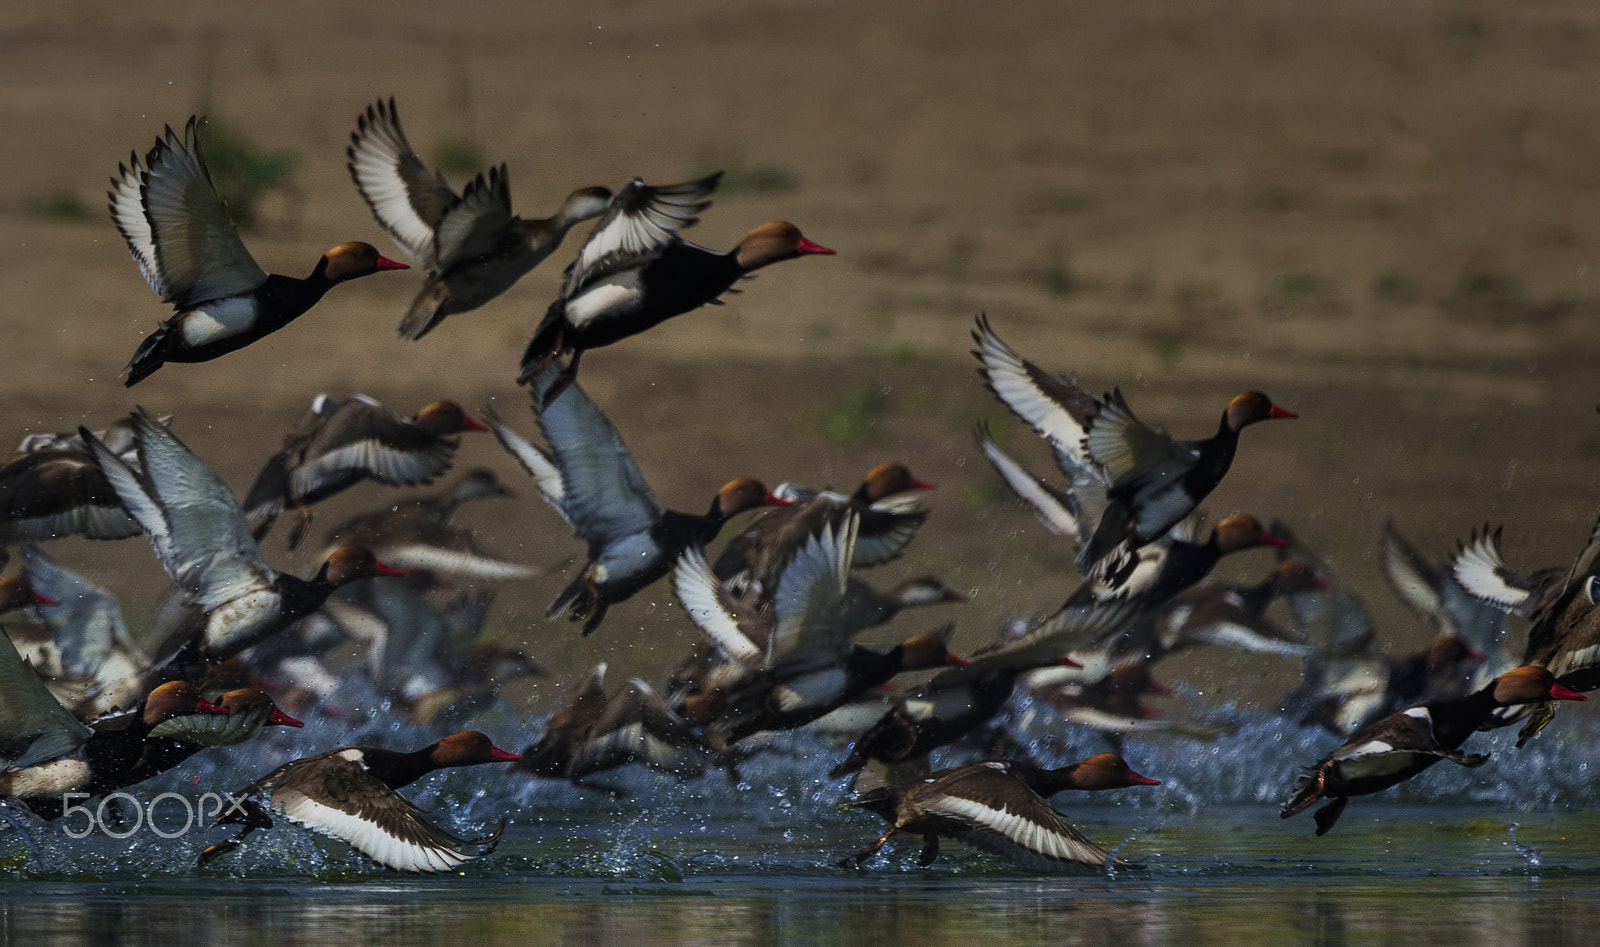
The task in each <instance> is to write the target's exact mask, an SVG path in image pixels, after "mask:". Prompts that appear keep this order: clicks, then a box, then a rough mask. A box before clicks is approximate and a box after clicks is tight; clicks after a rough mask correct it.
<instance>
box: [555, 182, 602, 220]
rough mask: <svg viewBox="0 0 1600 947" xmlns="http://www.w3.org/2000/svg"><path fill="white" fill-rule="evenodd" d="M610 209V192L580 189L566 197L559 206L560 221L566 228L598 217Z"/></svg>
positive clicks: (592, 188) (600, 189) (588, 188)
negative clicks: (564, 223) (563, 222)
mask: <svg viewBox="0 0 1600 947" xmlns="http://www.w3.org/2000/svg"><path fill="white" fill-rule="evenodd" d="M610 207H611V192H610V191H609V190H607V189H606V188H603V187H580V188H578V189H577V190H576V191H573V192H572V193H571V194H568V195H567V200H566V202H565V203H563V204H562V205H561V219H562V220H563V221H565V222H566V224H567V226H569V227H570V226H572V225H573V224H575V223H578V222H579V221H583V220H589V219H590V218H592V217H599V216H600V215H601V214H603V213H605V212H606V211H607V210H608V209H609V208H610Z"/></svg>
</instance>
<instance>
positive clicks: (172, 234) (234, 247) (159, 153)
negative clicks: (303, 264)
mask: <svg viewBox="0 0 1600 947" xmlns="http://www.w3.org/2000/svg"><path fill="white" fill-rule="evenodd" d="M199 129H200V119H199V118H198V117H196V118H191V119H189V123H188V125H186V126H185V127H184V130H183V139H182V140H181V141H180V140H179V139H178V135H177V133H176V132H174V131H173V130H172V129H171V128H170V127H169V128H168V129H167V130H166V134H165V136H164V137H162V138H160V139H157V141H156V145H155V147H154V148H152V149H151V150H150V153H149V154H148V155H147V156H146V157H145V168H144V170H143V171H142V172H124V173H123V175H122V177H121V178H120V179H118V180H115V181H113V184H114V185H115V188H116V189H115V190H114V191H113V192H112V200H111V211H112V218H113V219H114V220H116V222H117V227H118V229H119V230H120V231H121V232H122V236H123V239H125V240H127V241H128V249H129V250H130V251H132V253H133V256H134V259H135V260H138V261H139V268H140V270H141V271H143V272H144V275H145V279H146V280H147V281H149V283H150V286H151V287H152V288H153V289H155V291H156V292H157V293H159V294H160V296H161V298H162V299H165V300H166V301H167V302H170V303H172V304H173V305H175V306H177V307H179V308H186V307H189V306H194V305H198V304H200V303H203V302H208V301H210V300H213V299H226V298H227V297H229V296H238V295H241V294H243V293H248V292H250V291H252V290H254V289H255V288H256V287H258V286H260V285H261V284H262V283H264V282H266V279H267V274H266V273H265V272H263V271H262V269H261V267H260V266H258V265H257V264H256V261H255V258H254V257H252V256H251V255H250V251H248V250H246V249H245V246H244V242H243V241H241V240H240V239H239V231H238V230H237V229H236V228H235V227H234V225H233V221H232V220H231V219H230V218H229V217H228V211H227V208H225V207H224V206H223V204H222V198H221V197H219V196H218V195H217V191H216V188H214V187H213V186H212V184H211V175H210V173H209V172H208V171H207V170H206V165H205V159H204V158H203V157H202V156H201V154H200V137H199ZM134 178H137V182H138V188H139V194H138V204H139V206H140V207H141V209H142V211H143V217H144V220H145V224H144V226H143V227H141V226H139V225H138V224H137V223H136V222H135V220H134V218H133V213H132V211H133V205H134V198H133V196H132V194H131V193H130V188H131V186H132V182H133V180H134Z"/></svg>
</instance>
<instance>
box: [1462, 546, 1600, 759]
mask: <svg viewBox="0 0 1600 947" xmlns="http://www.w3.org/2000/svg"><path fill="white" fill-rule="evenodd" d="M1451 571H1452V572H1453V573H1454V575H1455V578H1456V581H1457V582H1460V583H1461V586H1462V588H1464V589H1466V590H1467V592H1468V593H1470V594H1471V595H1473V596H1476V597H1477V598H1478V599H1480V600H1482V601H1484V602H1486V603H1488V604H1490V605H1492V606H1494V607H1496V608H1499V609H1501V610H1502V611H1505V612H1507V613H1509V614H1512V615H1517V616H1520V617H1522V618H1527V619H1529V620H1530V621H1532V622H1533V626H1532V627H1531V628H1529V629H1528V644H1527V648H1526V649H1525V650H1524V651H1523V654H1522V663H1523V664H1524V665H1534V666H1536V667H1544V668H1549V669H1550V671H1551V673H1553V674H1555V676H1556V679H1557V680H1558V681H1560V682H1561V685H1562V686H1563V687H1565V688H1568V689H1570V690H1574V691H1578V692H1580V693H1582V692H1586V691H1591V690H1594V689H1595V688H1597V687H1600V607H1596V603H1597V602H1600V521H1596V523H1595V525H1594V527H1593V528H1592V529H1591V530H1590V533H1589V542H1588V543H1587V544H1586V545H1585V546H1584V548H1583V550H1582V551H1581V552H1580V553H1579V554H1578V557H1577V558H1576V559H1575V560H1573V562H1572V565H1571V566H1570V567H1569V568H1567V569H1566V570H1564V571H1563V570H1560V569H1554V568H1547V569H1541V570H1539V571H1537V572H1535V573H1533V574H1532V575H1527V576H1524V575H1521V574H1519V573H1517V572H1514V571H1512V570H1511V569H1509V568H1507V567H1506V564H1505V560H1504V558H1503V557H1502V556H1501V554H1500V530H1499V529H1496V530H1494V531H1493V532H1490V531H1489V529H1488V528H1485V529H1484V530H1483V531H1482V532H1481V533H1480V532H1474V533H1473V535H1472V538H1471V539H1470V540H1469V541H1468V542H1467V543H1466V545H1464V546H1462V547H1461V548H1459V549H1458V550H1457V552H1456V555H1455V558H1454V559H1453V560H1452V562H1451ZM1523 717H1526V718H1527V722H1526V723H1524V724H1523V725H1522V729H1521V731H1519V732H1518V734H1517V746H1519V747H1521V746H1522V745H1524V744H1526V743H1527V742H1528V741H1529V740H1531V739H1533V737H1534V736H1535V735H1537V734H1538V732H1539V731H1540V730H1542V729H1544V728H1545V727H1546V726H1547V725H1548V724H1549V723H1550V721H1551V720H1553V719H1555V705H1554V704H1552V703H1550V702H1549V701H1545V702H1542V703H1540V704H1539V705H1538V706H1536V707H1533V708H1531V709H1530V712H1527V713H1517V712H1511V713H1501V714H1497V715H1496V717H1495V723H1496V725H1498V726H1506V725H1508V724H1511V723H1514V722H1516V721H1517V720H1520V719H1522V718H1523Z"/></svg>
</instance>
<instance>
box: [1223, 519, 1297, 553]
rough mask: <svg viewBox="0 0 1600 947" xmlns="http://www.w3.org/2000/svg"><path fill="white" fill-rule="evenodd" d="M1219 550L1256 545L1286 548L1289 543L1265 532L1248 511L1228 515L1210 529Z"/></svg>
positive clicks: (1234, 549) (1226, 550)
mask: <svg viewBox="0 0 1600 947" xmlns="http://www.w3.org/2000/svg"><path fill="white" fill-rule="evenodd" d="M1212 536H1213V538H1214V539H1215V541H1216V544H1217V550H1218V551H1219V552H1224V553H1229V552H1238V551H1239V550H1241V549H1254V548H1255V547H1257V546H1277V547H1278V548H1279V549H1283V548H1286V547H1287V546H1288V545H1289V544H1288V543H1286V542H1284V541H1283V540H1281V539H1279V538H1278V537H1276V536H1274V535H1272V534H1271V533H1269V532H1267V528H1266V527H1265V526H1262V525H1261V521H1260V520H1258V519H1256V518H1255V517H1254V516H1251V515H1250V514H1249V513H1240V514H1238V515H1236V516H1230V517H1228V518H1227V519H1225V520H1223V521H1222V522H1220V523H1218V524H1217V526H1216V529H1214V530H1212Z"/></svg>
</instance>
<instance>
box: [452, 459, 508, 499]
mask: <svg viewBox="0 0 1600 947" xmlns="http://www.w3.org/2000/svg"><path fill="white" fill-rule="evenodd" d="M516 495H517V494H516V491H514V490H512V489H511V488H510V487H508V486H506V485H505V484H503V483H501V482H500V478H499V477H497V476H495V473H494V471H492V470H490V469H489V468H487V467H479V468H478V469H477V470H473V471H469V472H468V473H467V475H466V476H464V477H462V478H461V479H460V480H459V481H457V482H456V485H455V488H454V489H452V490H451V491H450V496H451V498H452V499H454V500H455V501H456V502H458V503H459V502H464V501H467V500H486V499H488V498H489V497H511V498H513V499H515V498H516Z"/></svg>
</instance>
